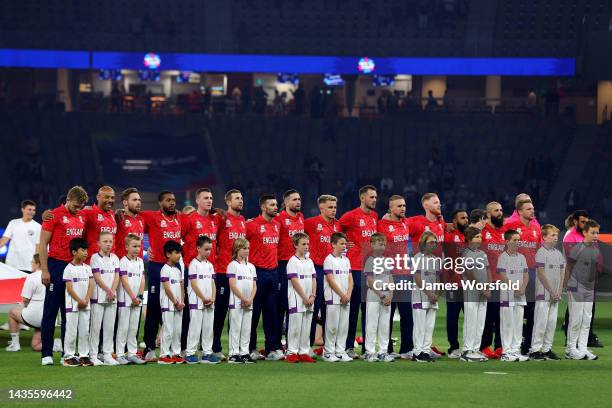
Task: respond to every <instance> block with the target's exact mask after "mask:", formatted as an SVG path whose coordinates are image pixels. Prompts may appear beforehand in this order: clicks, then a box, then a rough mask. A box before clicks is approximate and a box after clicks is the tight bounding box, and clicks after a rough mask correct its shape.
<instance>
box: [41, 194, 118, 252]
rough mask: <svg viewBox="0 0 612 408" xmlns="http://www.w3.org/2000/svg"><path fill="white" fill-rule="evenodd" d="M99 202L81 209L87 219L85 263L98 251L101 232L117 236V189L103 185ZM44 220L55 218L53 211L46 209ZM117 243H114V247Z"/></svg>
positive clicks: (98, 196)
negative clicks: (115, 211)
mask: <svg viewBox="0 0 612 408" xmlns="http://www.w3.org/2000/svg"><path fill="white" fill-rule="evenodd" d="M96 200H97V204H94V205H93V206H91V207H86V208H83V209H82V210H81V214H82V216H83V218H84V219H85V230H84V232H83V235H84V238H85V239H87V246H88V248H87V259H85V263H86V264H89V260H90V259H91V257H92V255H93V254H95V253H97V252H98V241H99V238H100V233H101V232H108V233H111V234H112V235H113V237H114V236H115V234H116V233H117V222H116V221H115V213H114V212H113V206H114V205H115V190H113V188H112V187H110V186H102V187H100V189H99V190H98V194H97V195H96ZM42 218H43V220H44V221H46V220H50V219H52V218H53V214H52V212H51V211H48V210H47V211H45V212H44V213H43V215H42ZM115 246H116V243H115V242H114V243H113V249H111V252H115V251H114V247H115Z"/></svg>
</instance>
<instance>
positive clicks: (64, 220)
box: [62, 215, 70, 224]
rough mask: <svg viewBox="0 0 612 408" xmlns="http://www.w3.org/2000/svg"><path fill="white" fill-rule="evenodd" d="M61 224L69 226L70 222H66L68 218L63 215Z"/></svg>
mask: <svg viewBox="0 0 612 408" xmlns="http://www.w3.org/2000/svg"><path fill="white" fill-rule="evenodd" d="M62 222H63V223H64V224H69V223H70V221H68V217H66V216H65V215H64V217H62Z"/></svg>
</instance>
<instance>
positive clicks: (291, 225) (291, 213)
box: [276, 189, 304, 341]
mask: <svg viewBox="0 0 612 408" xmlns="http://www.w3.org/2000/svg"><path fill="white" fill-rule="evenodd" d="M283 204H284V207H285V209H284V210H283V211H281V212H280V214H278V217H276V221H278V224H279V225H280V234H279V241H278V282H279V292H278V304H277V312H278V313H277V315H276V316H277V318H276V319H277V320H276V324H277V331H276V334H277V336H278V339H279V341H280V340H281V339H282V336H283V330H284V329H283V328H284V327H286V326H285V322H286V323H287V324H288V321H287V319H288V315H287V313H288V308H289V305H288V300H287V286H288V281H287V262H289V259H291V257H292V256H293V255H295V248H294V246H293V241H292V238H293V236H294V235H295V234H297V233H303V232H304V214H302V213H301V212H300V210H301V209H302V198H301V197H300V193H298V192H297V190H293V189H292V190H287V191H285V193H284V194H283ZM285 334H286V333H285Z"/></svg>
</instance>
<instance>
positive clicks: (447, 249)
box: [444, 209, 469, 358]
mask: <svg viewBox="0 0 612 408" xmlns="http://www.w3.org/2000/svg"><path fill="white" fill-rule="evenodd" d="M452 222H453V227H454V228H453V230H452V231H447V232H445V233H444V255H445V257H447V258H451V259H453V265H455V260H456V259H457V258H459V257H461V256H462V254H463V249H464V243H465V237H464V236H463V232H464V231H465V229H466V228H467V227H468V223H469V218H468V213H467V211H466V210H464V209H458V210H455V211H453V214H452ZM461 277H462V274H461V273H458V272H456V271H455V270H453V269H445V270H444V283H455V284H457V285H458V287H459V288H458V289H457V290H447V291H445V292H446V338H447V339H448V344H449V348H448V358H459V357H461V350H460V349H459V313H461V311H462V310H463V289H462V286H461V279H462V278H461Z"/></svg>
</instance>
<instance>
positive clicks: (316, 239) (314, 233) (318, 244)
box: [304, 215, 340, 266]
mask: <svg viewBox="0 0 612 408" xmlns="http://www.w3.org/2000/svg"><path fill="white" fill-rule="evenodd" d="M304 231H305V232H306V234H308V237H309V238H310V259H312V262H314V264H315V265H318V266H323V261H325V258H326V257H327V255H329V254H331V253H332V246H331V236H332V234H333V233H334V232H340V223H339V222H338V220H336V219H333V220H331V222H327V221H325V220H324V219H323V216H321V215H317V216H316V217H311V218H308V219H306V221H304Z"/></svg>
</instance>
